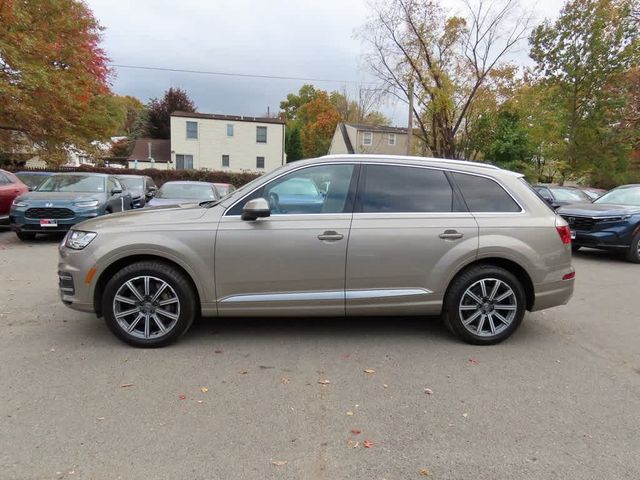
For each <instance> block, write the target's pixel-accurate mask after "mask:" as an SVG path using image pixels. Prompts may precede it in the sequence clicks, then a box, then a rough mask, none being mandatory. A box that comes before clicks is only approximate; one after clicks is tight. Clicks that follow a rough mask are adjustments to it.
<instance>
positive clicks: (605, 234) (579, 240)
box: [571, 228, 631, 250]
mask: <svg viewBox="0 0 640 480" xmlns="http://www.w3.org/2000/svg"><path fill="white" fill-rule="evenodd" d="M575 232H576V238H575V239H573V240H571V243H572V244H573V245H577V246H579V247H591V248H602V249H612V250H617V249H626V248H629V245H631V236H630V235H629V229H628V228H625V229H624V230H622V231H621V230H620V229H615V230H614V229H612V230H598V231H582V230H576V231H575Z"/></svg>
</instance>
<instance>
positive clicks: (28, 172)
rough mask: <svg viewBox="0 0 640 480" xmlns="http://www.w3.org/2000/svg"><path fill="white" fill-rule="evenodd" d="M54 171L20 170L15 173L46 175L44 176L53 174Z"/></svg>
mask: <svg viewBox="0 0 640 480" xmlns="http://www.w3.org/2000/svg"><path fill="white" fill-rule="evenodd" d="M55 173H56V172H34V171H31V170H20V171H19V172H16V175H20V174H23V175H42V176H46V177H50V176H51V175H55Z"/></svg>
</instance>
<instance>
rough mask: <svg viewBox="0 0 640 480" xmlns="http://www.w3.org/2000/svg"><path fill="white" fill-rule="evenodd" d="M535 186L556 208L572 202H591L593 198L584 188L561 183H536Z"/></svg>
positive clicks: (551, 205) (552, 206)
mask: <svg viewBox="0 0 640 480" xmlns="http://www.w3.org/2000/svg"><path fill="white" fill-rule="evenodd" d="M533 188H534V189H535V190H536V191H537V192H538V193H539V194H540V196H541V197H542V198H543V199H544V201H545V202H547V203H548V204H549V206H550V207H551V208H553V209H554V210H555V209H557V208H559V207H561V206H563V205H570V204H572V203H580V202H591V198H590V197H589V196H588V195H587V194H586V193H584V192H583V191H582V190H578V189H577V188H575V187H563V186H561V185H534V186H533Z"/></svg>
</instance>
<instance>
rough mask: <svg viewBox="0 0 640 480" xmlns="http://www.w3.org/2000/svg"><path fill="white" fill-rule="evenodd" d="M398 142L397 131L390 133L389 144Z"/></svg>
mask: <svg viewBox="0 0 640 480" xmlns="http://www.w3.org/2000/svg"><path fill="white" fill-rule="evenodd" d="M395 144H396V134H395V133H390V134H389V145H395Z"/></svg>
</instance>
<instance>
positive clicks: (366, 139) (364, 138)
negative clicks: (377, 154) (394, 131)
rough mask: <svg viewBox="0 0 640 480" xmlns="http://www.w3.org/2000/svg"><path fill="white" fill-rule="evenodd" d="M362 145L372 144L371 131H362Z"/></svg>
mask: <svg viewBox="0 0 640 480" xmlns="http://www.w3.org/2000/svg"><path fill="white" fill-rule="evenodd" d="M362 145H373V132H364V133H363V134H362Z"/></svg>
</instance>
